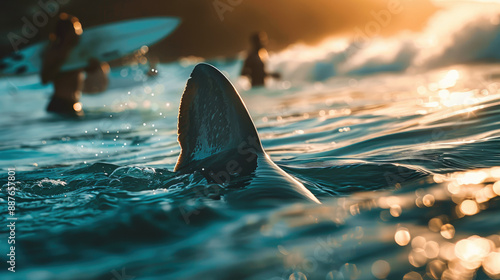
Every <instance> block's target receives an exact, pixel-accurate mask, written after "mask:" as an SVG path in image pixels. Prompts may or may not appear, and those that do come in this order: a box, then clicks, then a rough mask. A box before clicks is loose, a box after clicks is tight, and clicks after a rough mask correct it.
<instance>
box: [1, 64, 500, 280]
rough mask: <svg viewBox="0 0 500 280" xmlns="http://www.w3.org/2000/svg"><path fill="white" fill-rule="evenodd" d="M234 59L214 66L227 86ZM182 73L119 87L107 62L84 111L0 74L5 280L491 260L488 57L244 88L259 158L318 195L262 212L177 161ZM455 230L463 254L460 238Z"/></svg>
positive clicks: (173, 69) (497, 226)
mask: <svg viewBox="0 0 500 280" xmlns="http://www.w3.org/2000/svg"><path fill="white" fill-rule="evenodd" d="M239 63H240V62H238V61H237V62H232V63H224V64H220V65H218V66H219V68H221V69H222V70H225V71H226V73H227V74H228V75H229V77H230V78H231V79H232V80H233V81H234V82H235V83H236V85H237V87H239V82H238V80H237V79H236V77H237V69H238V68H239ZM193 67H194V64H187V65H180V64H166V65H162V66H161V68H160V69H161V71H160V73H161V75H160V76H159V77H157V78H156V79H153V80H148V81H145V82H142V81H138V82H137V84H134V85H129V84H126V85H125V86H123V87H120V86H119V83H120V82H123V81H122V80H121V78H120V77H121V75H120V73H119V72H121V71H117V72H114V74H113V75H114V76H113V77H114V82H116V83H118V86H116V87H115V88H113V87H112V88H111V89H110V90H109V91H108V92H107V93H105V94H102V95H98V96H84V98H83V99H82V103H83V104H84V109H85V111H86V115H87V116H86V118H84V119H81V120H74V119H65V118H61V117H58V116H52V115H49V114H47V113H45V112H44V106H43V104H45V103H46V102H47V100H48V97H49V95H50V90H51V89H50V88H44V87H41V86H40V85H37V83H36V79H35V78H33V81H34V82H31V80H30V79H29V78H27V77H25V78H19V79H18V80H14V79H13V78H9V79H3V80H2V81H1V83H2V87H3V88H4V89H7V90H6V91H4V92H3V93H2V100H3V102H2V103H1V105H0V106H1V107H2V108H1V109H2V112H4V118H3V119H2V121H1V124H0V125H1V127H2V131H3V133H2V135H1V136H0V137H1V146H0V154H1V161H0V167H1V168H2V170H3V171H2V172H3V174H2V175H1V177H0V178H2V182H3V183H2V185H3V186H2V193H1V197H0V198H1V201H2V205H3V206H2V207H1V208H0V213H1V216H0V217H1V218H0V219H1V220H2V222H1V224H8V222H7V217H8V211H7V202H6V199H7V193H6V188H7V184H6V181H7V169H8V168H14V167H15V169H16V182H15V188H16V194H15V198H16V210H15V211H16V212H15V215H16V217H17V218H18V220H17V222H16V225H17V226H16V256H17V257H16V261H17V262H16V269H17V272H16V273H15V274H14V273H11V272H8V271H7V270H6V268H5V269H4V270H3V271H2V272H1V273H2V279H120V277H122V279H132V278H123V277H124V276H123V275H125V276H134V277H136V279H201V278H202V279H377V278H380V279H384V278H387V279H402V278H403V276H405V275H406V276H405V277H407V278H404V279H437V278H436V277H437V276H439V277H441V276H443V275H445V276H446V275H448V276H447V277H452V276H453V275H466V276H467V275H469V276H467V277H466V276H463V277H465V278H453V279H472V278H468V277H473V276H474V275H477V278H476V279H489V278H488V277H492V276H491V275H494V274H492V273H495V271H493V272H491V271H492V270H495V269H497V270H496V271H497V272H498V267H496V266H495V265H492V264H491V263H492V262H493V264H498V261H499V259H498V253H496V252H497V250H498V248H500V236H499V235H498V234H499V231H500V219H499V218H498V214H497V213H496V211H498V209H499V207H500V205H499V201H500V199H499V198H498V195H500V185H499V184H500V183H496V184H494V183H495V182H497V181H499V180H500V174H499V173H500V172H499V169H498V167H496V166H500V153H499V149H498V147H499V143H500V118H499V117H498V116H499V113H500V91H499V86H500V79H498V73H500V65H497V64H480V65H457V66H450V67H447V68H440V69H435V70H430V71H427V72H424V73H420V74H418V76H415V75H414V74H402V73H394V74H378V75H373V76H349V77H345V76H344V77H334V78H331V79H329V80H328V81H325V82H322V83H315V84H313V85H312V86H311V85H309V84H305V83H304V84H300V83H298V84H291V85H288V84H287V83H275V84H273V85H271V87H270V88H269V89H258V90H243V89H240V90H241V95H242V97H243V99H244V100H245V102H246V104H247V107H248V108H249V111H250V113H251V115H252V117H253V119H254V121H255V123H256V125H257V128H258V131H259V135H260V136H261V139H262V142H263V145H264V148H265V149H266V151H267V152H268V153H269V154H270V156H271V158H272V159H273V160H274V161H275V162H276V163H277V164H278V165H279V166H281V167H282V168H283V169H284V170H285V171H287V172H288V173H289V174H291V175H292V176H294V177H295V178H297V179H298V180H300V181H301V182H302V183H303V184H304V185H305V186H306V187H307V188H308V189H309V190H311V192H313V193H314V194H315V195H316V196H317V197H318V198H319V199H320V200H321V201H322V202H323V204H322V205H309V204H305V203H304V204H301V203H292V204H286V203H283V202H280V203H276V205H275V207H272V208H257V209H252V208H240V207H236V206H234V205H229V204H227V203H225V201H224V199H223V198H222V199H220V197H218V196H217V195H214V193H213V192H214V188H213V186H212V185H209V184H208V183H207V182H206V180H205V179H204V178H203V177H201V176H200V175H199V174H186V175H177V174H175V173H173V172H172V170H173V167H174V165H175V162H176V159H177V156H178V154H179V146H178V144H177V141H176V122H177V108H178V104H179V99H180V96H181V93H182V90H183V86H184V82H185V80H186V79H187V77H188V76H189V73H190V71H191V70H192V68H193ZM130 71H132V70H130ZM464 171H465V173H460V172H464ZM220 187H224V186H220ZM478 193H479V194H478ZM464 201H468V202H466V203H465V205H463V202H464ZM468 207H469V208H470V209H469V208H468ZM471 207H472V208H471ZM471 209H472V210H471ZM464 211H465V212H466V213H468V214H470V215H465V214H464V213H463V212H464ZM467 211H469V212H467ZM470 211H472V212H470ZM476 212H477V213H476ZM444 225H446V227H444V228H443V226H444ZM450 228H453V234H452V233H451V232H452V231H451V230H450ZM0 232H1V235H0V239H1V240H7V235H8V234H9V231H8V229H6V228H5V227H4V228H3V229H2V230H1V231H0ZM446 234H448V235H446ZM476 235H477V236H478V237H471V236H476ZM445 236H446V238H445ZM398 238H399V239H398ZM467 238H469V239H467ZM471 238H472V239H471ZM406 239H407V240H406ZM476 239H477V240H476ZM463 240H466V243H467V242H469V243H470V244H469V243H467V244H468V245H467V244H466V245H467V246H469V247H467V248H468V249H467V250H470V251H471V252H472V253H469V254H467V253H463V252H462V251H460V250H459V249H457V248H461V247H459V244H462V245H460V246H465V245H463V244H465V243H464V242H463ZM478 240H479V241H478ZM461 241H462V243H459V242H461ZM482 241H484V242H483V243H481V242H482ZM398 242H399V243H400V245H398ZM408 242H410V243H409V244H405V243H408ZM476 243H477V244H476ZM0 244H1V245H0V248H1V251H2V252H4V253H2V254H3V255H4V256H5V254H7V253H8V247H7V246H8V244H7V242H6V241H5V242H4V241H2V242H0ZM484 244H486V245H484ZM402 245H405V246H402ZM450 246H451V247H450ZM476 247H477V248H476ZM486 247H487V248H486ZM450 248H452V249H450ZM467 250H466V251H467ZM3 259H6V258H5V257H4V258H3ZM412 273H416V274H412ZM417 274H418V275H420V276H417ZM433 275H434V276H433ZM487 275H490V276H487ZM411 277H413V278H411ZM419 277H422V278H419ZM433 277H434V278H433ZM461 277H462V276H461ZM443 279H452V278H446V277H444V276H443Z"/></svg>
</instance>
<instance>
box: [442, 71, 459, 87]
mask: <svg viewBox="0 0 500 280" xmlns="http://www.w3.org/2000/svg"><path fill="white" fill-rule="evenodd" d="M459 78H460V73H459V72H458V71H457V70H450V71H448V73H446V75H445V76H444V78H443V79H441V80H440V81H439V83H438V85H439V88H442V89H446V88H451V87H454V86H455V85H456V84H457V81H458V79H459Z"/></svg>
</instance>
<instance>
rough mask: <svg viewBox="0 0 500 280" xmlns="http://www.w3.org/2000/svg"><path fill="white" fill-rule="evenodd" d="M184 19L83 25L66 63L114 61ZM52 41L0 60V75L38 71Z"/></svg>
mask: <svg viewBox="0 0 500 280" xmlns="http://www.w3.org/2000/svg"><path fill="white" fill-rule="evenodd" d="M179 23H180V19H178V18H175V17H154V18H143V19H135V20H127V21H121V22H116V23H110V24H105V25H100V26H95V27H90V28H87V29H86V28H85V26H84V27H83V33H82V35H81V38H80V41H79V43H78V45H77V46H76V47H75V49H73V51H72V52H71V54H70V56H69V58H68V60H67V61H66V63H65V64H64V65H63V66H62V71H69V70H74V69H79V68H84V67H86V66H87V63H88V60H89V59H90V58H96V59H98V60H100V61H111V60H114V59H118V58H121V57H123V56H125V55H127V54H130V53H132V52H134V51H136V50H138V49H140V48H141V47H142V46H144V45H146V46H149V45H152V44H154V43H156V42H158V41H160V40H161V39H163V38H164V37H166V36H167V35H169V34H170V33H172V32H173V31H174V30H175V29H176V28H177V26H178V25H179ZM48 43H49V42H48V41H44V42H41V43H37V44H34V45H32V46H29V47H27V48H24V49H22V50H20V51H17V52H14V53H12V54H11V55H9V56H7V57H5V58H4V59H2V60H0V75H21V74H34V73H38V72H39V71H40V69H41V68H42V52H43V51H44V50H45V48H46V47H47V44H48Z"/></svg>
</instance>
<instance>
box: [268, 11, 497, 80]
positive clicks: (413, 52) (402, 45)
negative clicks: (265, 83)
mask: <svg viewBox="0 0 500 280" xmlns="http://www.w3.org/2000/svg"><path fill="white" fill-rule="evenodd" d="M357 30H358V33H357V34H355V36H354V37H355V38H353V39H345V38H344V39H330V40H327V41H325V42H323V43H322V44H321V45H319V46H316V47H311V46H305V45H294V46H291V47H289V48H288V49H286V50H284V51H282V52H280V53H277V54H274V55H272V56H271V57H270V66H271V68H272V70H273V71H279V72H281V73H283V76H285V77H286V78H287V79H289V80H293V81H297V80H299V81H309V82H310V81H325V80H327V79H329V78H331V77H334V76H346V75H347V76H352V75H368V74H374V73H380V72H406V71H412V72H422V71H426V70H429V69H433V68H438V67H445V66H449V65H456V64H464V63H474V62H496V61H500V52H499V51H498V50H499V49H500V6H499V5H496V6H491V5H478V4H472V3H462V4H461V5H454V6H449V7H446V8H444V9H442V10H440V11H439V12H437V13H436V14H435V15H434V16H433V17H432V18H431V19H430V20H429V22H428V24H427V26H426V27H425V28H424V30H422V31H421V32H419V33H415V32H403V33H400V34H398V35H396V36H393V37H387V38H382V37H369V36H368V35H366V34H364V33H363V31H361V29H357ZM359 32H361V35H360V33H359Z"/></svg>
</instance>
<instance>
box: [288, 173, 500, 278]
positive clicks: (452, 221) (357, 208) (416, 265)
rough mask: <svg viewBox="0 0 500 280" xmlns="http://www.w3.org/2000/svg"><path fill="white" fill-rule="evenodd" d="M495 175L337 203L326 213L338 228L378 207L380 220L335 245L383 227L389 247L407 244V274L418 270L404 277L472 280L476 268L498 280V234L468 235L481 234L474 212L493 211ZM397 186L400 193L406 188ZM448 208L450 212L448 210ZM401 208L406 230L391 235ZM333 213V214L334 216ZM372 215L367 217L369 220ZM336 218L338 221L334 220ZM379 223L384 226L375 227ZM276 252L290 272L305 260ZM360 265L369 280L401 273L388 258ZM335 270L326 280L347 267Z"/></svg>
mask: <svg viewBox="0 0 500 280" xmlns="http://www.w3.org/2000/svg"><path fill="white" fill-rule="evenodd" d="M499 177H500V168H498V167H497V168H490V169H480V170H472V171H466V172H455V173H451V174H448V175H434V176H433V177H429V178H427V179H426V180H422V181H420V182H422V183H429V184H430V185H431V187H421V186H419V187H418V188H416V190H415V191H409V192H404V193H394V192H384V194H385V195H380V196H376V197H373V193H371V192H370V193H368V192H367V193H357V194H356V195H353V196H351V197H346V198H339V199H336V200H335V202H336V204H335V208H334V210H332V209H330V211H325V214H324V215H325V216H327V217H328V218H329V219H330V220H332V221H336V223H338V224H348V223H349V219H359V218H361V219H363V217H365V216H363V215H365V214H366V213H367V211H369V212H371V213H373V212H372V211H373V210H374V208H378V210H380V219H381V220H382V221H383V222H380V220H378V221H377V227H376V229H373V228H371V227H370V226H369V225H368V224H366V225H360V226H356V230H351V231H352V232H351V231H349V232H347V233H345V234H343V235H342V236H341V237H340V236H339V241H338V242H337V243H336V246H337V247H342V246H344V244H348V243H349V242H350V241H354V243H355V244H362V243H365V242H371V241H372V240H373V237H374V236H376V233H374V232H375V231H376V230H378V229H381V231H382V232H381V234H382V235H380V236H379V237H381V236H382V237H381V238H382V239H384V240H386V241H388V242H391V243H392V242H395V243H396V244H398V245H399V246H402V247H404V246H407V245H410V244H411V246H408V247H406V248H401V247H400V249H399V253H398V257H403V258H404V259H405V262H406V265H407V267H408V268H409V269H410V270H411V269H414V270H416V271H418V272H410V271H405V273H406V272H408V273H407V274H405V276H404V278H403V279H436V280H437V279H471V280H472V279H474V278H475V277H476V275H480V273H481V271H479V270H483V271H484V273H486V274H487V275H488V277H490V278H491V279H500V235H491V236H488V237H480V236H478V235H473V236H470V235H471V232H474V231H475V232H476V234H480V233H484V231H482V229H481V228H474V226H470V224H469V223H468V222H469V221H472V222H473V223H472V224H473V225H475V224H476V223H474V221H475V222H478V221H480V220H477V219H481V217H478V218H477V219H476V217H471V216H473V215H476V214H478V213H479V215H481V214H484V215H487V214H488V213H489V214H491V213H492V211H484V213H480V212H481V211H483V210H485V209H487V208H488V207H492V208H493V207H497V206H496V205H497V203H498V199H499V198H498V196H500V180H499ZM434 183H435V184H434ZM401 188H402V189H404V186H402V187H401ZM414 202H416V204H417V205H415V203H414ZM448 205H450V206H451V208H448V207H449V206H448ZM417 206H418V208H417ZM403 208H404V211H405V216H404V217H403V218H404V223H405V224H404V227H403V225H400V224H398V225H397V227H396V228H395V229H396V230H395V231H394V227H393V225H391V223H398V222H402V221H403V219H401V218H398V219H394V218H393V217H401V214H402V211H403ZM340 209H341V211H339V210H340ZM449 210H452V211H451V212H450V211H449ZM453 210H455V212H453ZM301 211H304V209H301ZM332 213H335V215H333V217H332ZM444 213H446V214H444ZM420 214H422V215H420ZM303 216H307V215H303ZM372 217H373V216H370V219H371V218H372ZM375 217H377V216H375ZM413 218H415V219H418V222H415V223H413V221H414V220H411V219H413ZM483 218H484V217H483ZM376 219H378V218H376ZM340 220H341V221H342V222H338V221H340ZM355 221H358V220H355ZM351 222H352V220H351ZM380 224H383V225H382V226H380V227H379V225H380ZM384 225H390V226H389V227H385V226H384ZM454 225H455V226H457V225H460V227H458V226H457V228H455V226H454ZM461 229H462V230H461ZM410 232H411V234H410ZM393 234H394V235H393ZM412 237H413V238H412ZM376 238H377V237H376ZM392 240H394V241H392ZM378 241H379V239H375V242H378ZM354 243H353V244H354ZM392 244H394V243H392ZM278 250H279V252H280V253H281V255H283V258H284V260H285V264H286V266H287V267H289V268H292V269H296V266H298V265H300V264H301V262H303V260H304V259H305V256H302V255H298V254H296V253H293V252H294V251H288V250H285V249H284V248H281V247H278ZM382 254H383V253H382ZM294 265H295V266H294ZM358 265H360V269H359V271H363V273H362V274H359V275H363V277H361V278H358V279H367V278H366V277H364V276H366V275H367V274H366V273H369V274H370V273H371V275H369V276H371V277H372V278H377V279H387V278H389V279H392V278H391V275H390V274H391V272H393V271H397V270H398V269H400V267H399V264H398V266H396V262H393V260H392V259H391V260H388V259H386V260H381V259H379V258H377V259H374V260H373V261H372V262H369V263H366V264H364V265H363V264H358ZM336 269H337V270H335V271H332V272H330V273H329V274H328V275H327V279H337V277H340V276H342V277H345V276H346V274H345V273H344V272H345V271H348V270H347V268H344V267H343V268H336ZM349 271H351V270H349ZM353 271H354V270H353ZM334 272H335V273H334ZM478 273H479V274H478ZM297 275H298V274H295V276H297ZM353 275H354V274H353ZM356 275H358V274H356ZM359 275H358V276H359ZM291 276H292V275H290V277H291ZM295 276H294V277H295ZM298 279H300V278H298Z"/></svg>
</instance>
